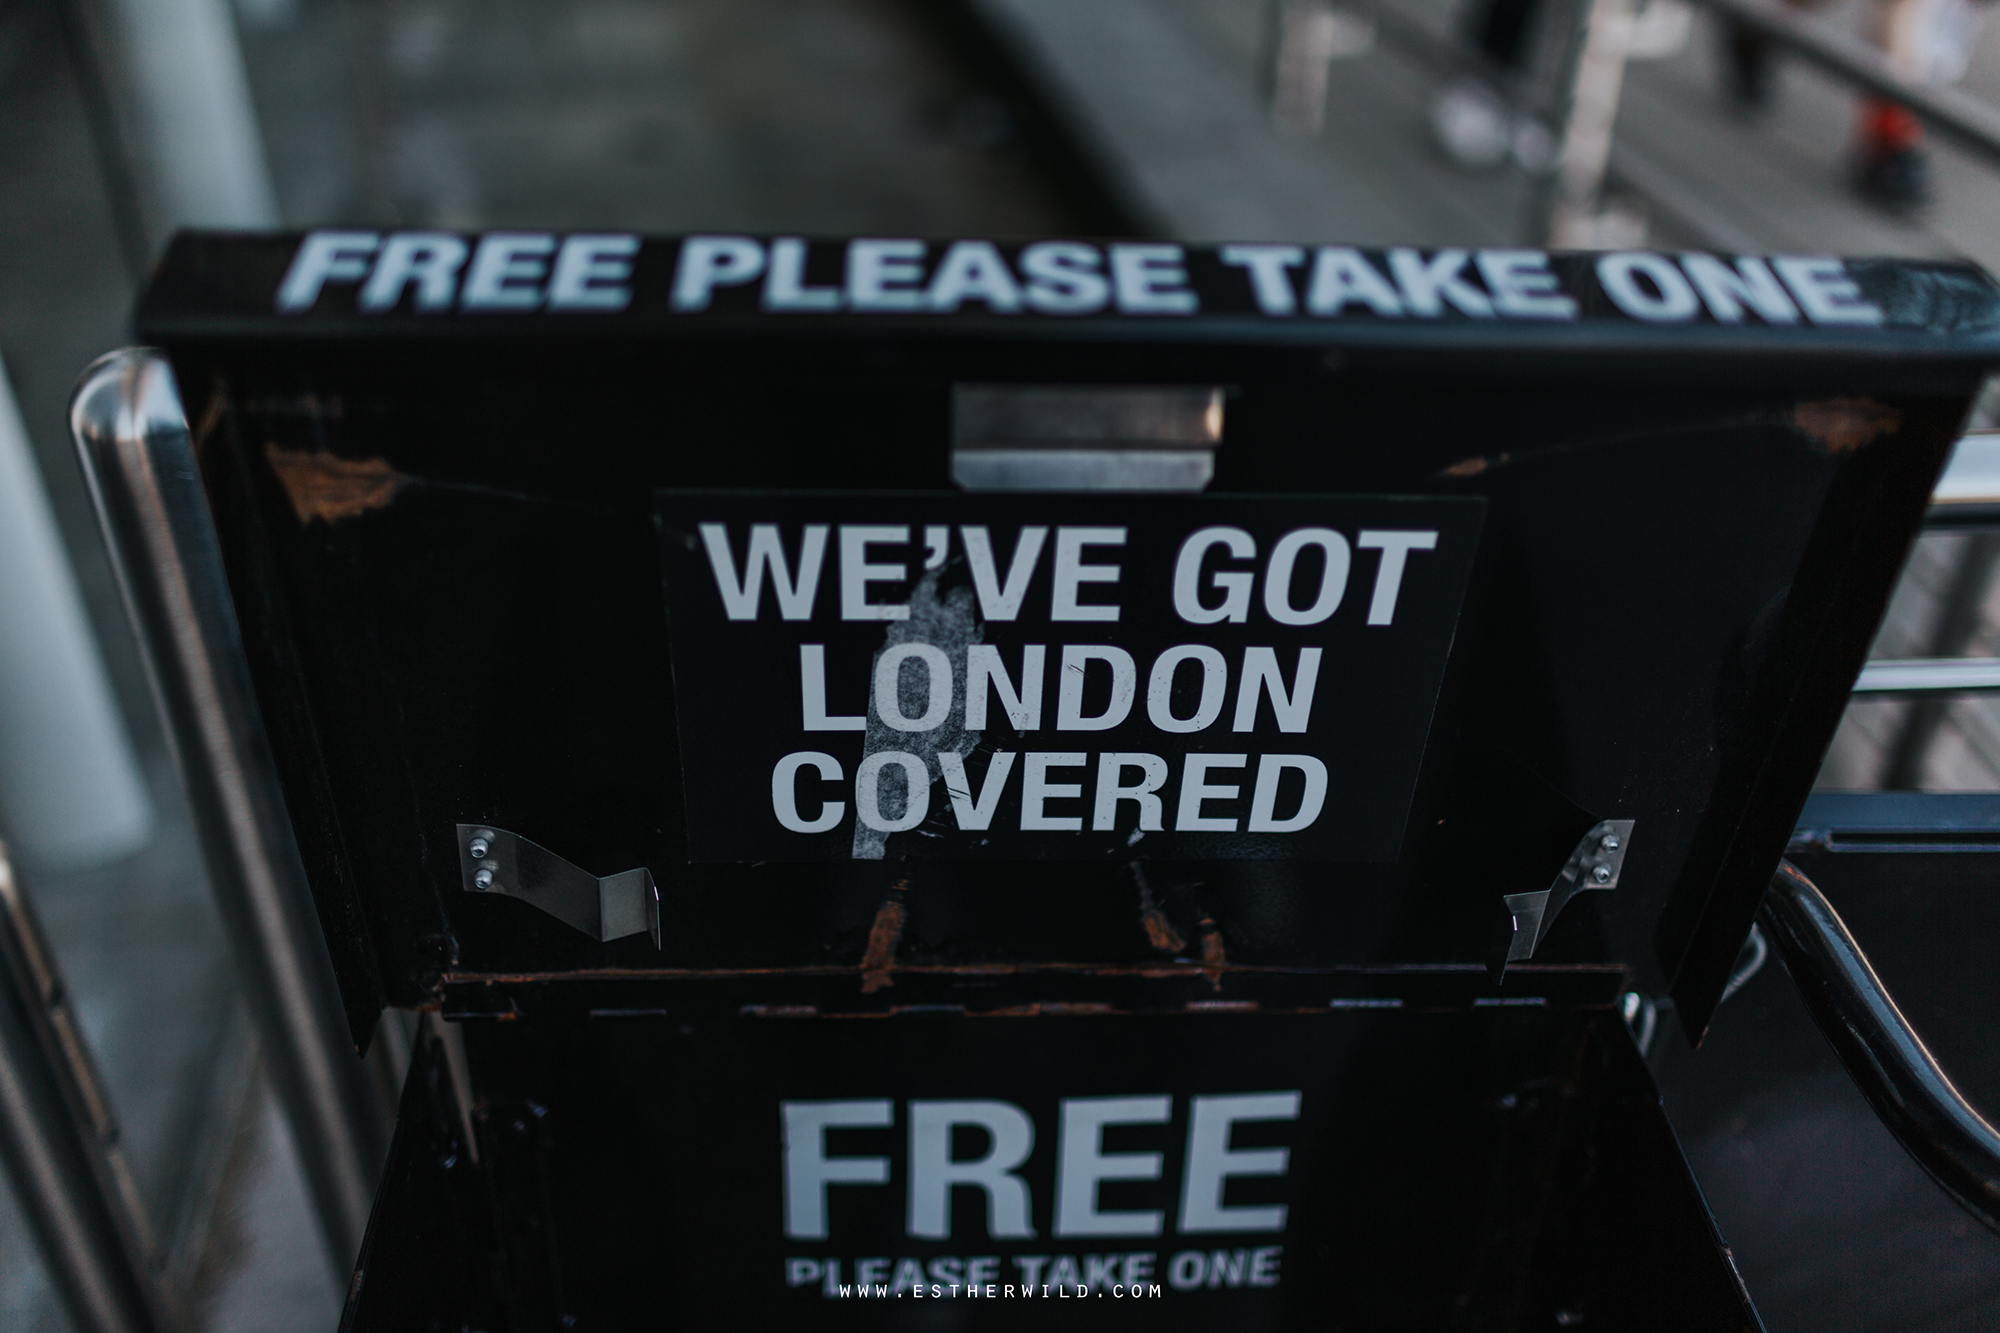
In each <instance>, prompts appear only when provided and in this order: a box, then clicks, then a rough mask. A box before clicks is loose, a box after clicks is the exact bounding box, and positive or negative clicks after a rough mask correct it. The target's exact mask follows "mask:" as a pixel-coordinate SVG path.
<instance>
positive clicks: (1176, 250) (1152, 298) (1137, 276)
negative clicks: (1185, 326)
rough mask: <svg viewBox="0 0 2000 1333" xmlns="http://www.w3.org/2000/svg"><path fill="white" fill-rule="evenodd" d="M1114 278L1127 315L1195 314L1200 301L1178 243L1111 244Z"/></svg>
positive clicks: (1122, 310)
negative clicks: (1188, 277) (1189, 281)
mask: <svg viewBox="0 0 2000 1333" xmlns="http://www.w3.org/2000/svg"><path fill="white" fill-rule="evenodd" d="M1111 281H1112V283H1113V284H1114V286H1115V287H1116V288H1117V292H1118V309H1119V310H1120V311H1121V312H1123V313H1124V314H1127V315H1192V314H1193V313H1194V312H1195V310H1196V308H1197V305H1198V302H1197V301H1196V299H1195V294H1194V293H1193V292H1191V291H1189V290H1188V286H1187V268H1186V257H1185V254H1184V253H1183V251H1182V250H1181V247H1179V246H1178V245H1127V244H1120V245H1114V246H1112V247H1111Z"/></svg>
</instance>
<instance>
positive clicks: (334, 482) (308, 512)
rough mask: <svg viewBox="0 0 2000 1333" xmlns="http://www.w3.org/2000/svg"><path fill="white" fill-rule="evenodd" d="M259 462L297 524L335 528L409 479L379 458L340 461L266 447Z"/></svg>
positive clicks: (381, 503)
mask: <svg viewBox="0 0 2000 1333" xmlns="http://www.w3.org/2000/svg"><path fill="white" fill-rule="evenodd" d="M264 457H265V458H267V459H269V460H270V464H271V471H272V472H274V473H276V474H277V478H278V482H279V484H280V485H282V486H283V487H284V488H285V494H287V495H289V496H290V497H291V500H292V509H293V510H294V511H295V512H296V513H297V514H298V516H299V522H301V523H310V522H312V521H313V520H314V519H318V520H320V521H321V522H323V523H338V522H339V521H340V520H341V519H344V518H354V517H356V516H358V515H361V514H365V513H367V512H368V511H369V510H371V509H382V508H385V507H387V506H388V505H389V503H390V502H391V501H393V500H394V499H395V498H396V494H397V492H399V491H400V490H402V488H403V485H404V483H406V482H408V481H409V478H408V477H406V476H404V475H403V474H402V473H400V472H398V471H396V470H395V469H394V468H392V467H390V466H389V464H388V463H387V462H385V461H384V460H382V459H380V458H360V459H352V458H341V457H339V456H337V455H335V454H322V453H307V452H304V451H297V452H295V451H293V450H289V449H280V448H279V447H278V446H277V445H275V444H272V445H266V446H265V448H264Z"/></svg>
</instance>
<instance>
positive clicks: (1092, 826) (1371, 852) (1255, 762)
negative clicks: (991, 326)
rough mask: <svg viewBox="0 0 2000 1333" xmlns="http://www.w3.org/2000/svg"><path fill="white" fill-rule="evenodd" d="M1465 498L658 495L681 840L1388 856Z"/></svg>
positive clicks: (776, 846) (761, 846) (1413, 757)
mask: <svg viewBox="0 0 2000 1333" xmlns="http://www.w3.org/2000/svg"><path fill="white" fill-rule="evenodd" d="M1483 510H1484V501H1482V500H1479V499H1473V498H1449V499H1445V498H1433V497H1385V496H1367V497H1352V498H1349V497H1283V498H1275V497H1233V496H1194V497H1188V496H1171V497H1169V496H1146V497H1125V496H1121V497H1118V498H1117V499H1116V500H1115V501H1110V500H1107V499H1106V498H1103V497H1083V496H1063V495H1032V496H1023V495H991V496H968V495H935V494H926V493H903V494H842V493H828V492H756V493H753V492H713V491H662V492H660V493H659V494H658V496H657V504H656V511H655V512H656V518H657V521H658V524H659V529H660V533H661V538H662V547H663V554H664V567H665V581H666V600H667V610H668V618H669V622H670V627H671V632H672V648H671V652H672V658H673V662H672V669H673V688H674V698H675V703H676V708H677V712H678V720H679V726H680V748H681V762H682V765H683V770H684V779H685V781H684V786H685V790H686V801H687V828H688V846H689V853H690V856H691V857H692V858H693V859H694V860H696V861H770V860H781V861H820V860H850V859H852V860H879V859H882V858H884V857H891V858H895V857H907V856H937V857H953V858H991V859H1009V860H1012V859H1021V858H1059V859H1067V860H1089V859H1107V858H1110V859H1118V858H1137V857H1145V858H1148V859H1162V858H1175V859H1202V860H1224V859H1229V860H1233V859H1288V860H1294V859H1310V860H1339V861H1374V862H1384V861H1393V860H1395V859H1396V857H1397V854H1398V852H1399V850H1400V848H1401V844H1402V839H1403V825H1404V820H1405V819H1406V817H1407V815H1408V809H1409V802H1410V795H1411V792H1412V790H1413V788H1414V787H1415V784H1416V778H1417V770H1418V766H1419V764H1420V763H1421V762H1422V758H1423V750H1424V743H1425V738H1426V736H1427V733H1428V731H1429V727H1430V720H1431V715H1432V711H1433V708H1434V706H1435V703H1436V699H1437V693H1438V688H1439V685H1440V682H1441V680H1442V678H1443V674H1444V668H1445V659H1446V657H1447V656H1448V654H1449V652H1450V648H1451V642H1452V635H1453V632H1454V629H1455V627H1456V624H1457V620H1458V613H1459V606H1460V603H1461V601H1462V600H1463V597H1464V593H1465V585H1466V580H1467V577H1468V575H1469V572H1470V570H1471V567H1472V560H1473V556H1474V552H1475V547H1476V545H1477V543H1478V538H1479V528H1480V522H1481V518H1482V516H1483Z"/></svg>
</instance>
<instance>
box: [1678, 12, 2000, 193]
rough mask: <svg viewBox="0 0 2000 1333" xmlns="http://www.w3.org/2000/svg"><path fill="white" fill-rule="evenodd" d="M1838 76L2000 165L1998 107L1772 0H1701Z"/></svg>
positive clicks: (1999, 120) (1999, 119)
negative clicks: (1910, 71) (1915, 75)
mask: <svg viewBox="0 0 2000 1333" xmlns="http://www.w3.org/2000/svg"><path fill="white" fill-rule="evenodd" d="M1701 3H1703V4H1705V5H1707V6H1708V7H1709V8H1710V9H1713V10H1715V11H1716V12H1717V13H1719V14H1723V15H1726V16H1728V17H1729V18H1731V19H1733V20H1735V21H1736V22H1738V23H1741V24H1742V25H1743V26H1744V27H1746V28H1749V29H1751V30H1752V31H1754V32H1757V33H1759V34H1761V35H1762V36H1765V37H1768V38H1770V39H1771V40H1772V41H1774V42H1776V43H1777V44H1778V45H1780V46H1783V47H1786V48H1787V49H1789V50H1790V51H1792V52H1793V53H1794V54H1796V55H1801V56H1804V57H1805V58H1806V59H1807V60H1810V61H1811V62H1812V63H1813V64H1815V65H1818V66H1819V67H1820V68H1821V69H1823V70H1825V71H1827V72H1828V73H1830V74H1832V75H1834V76H1835V77H1836V78H1841V79H1845V80H1847V81H1848V82H1849V83H1856V84H1859V85H1861V86H1862V87H1863V88H1866V89H1867V90H1868V91H1869V92H1871V93H1874V94H1875V95H1876V96H1878V97H1883V98H1886V99H1888V100H1889V101H1891V102H1895V103H1897V104H1898V105H1900V106H1904V107H1907V108H1909V109H1910V110H1911V111H1913V112H1915V113H1916V114H1917V115H1918V116H1919V117H1921V118H1922V119H1923V120H1924V121H1925V122H1927V123H1928V124H1929V125H1931V126H1932V127H1933V128H1934V129H1936V130H1938V131H1939V132H1940V133H1942V134H1944V135H1946V136H1948V137H1949V138H1951V139H1954V140H1956V141H1957V142H1958V143H1959V144H1960V145H1961V146H1963V147H1965V148H1969V149H1971V150H1972V151H1973V152H1975V153H1980V154H1983V155H1985V156H1986V157H1988V158H1991V159H1993V160H1994V161H1996V162H2000V108H1996V107H1993V106H1990V105H1988V104H1987V103H1985V102H1982V101H1980V100H1979V99H1978V98H1976V97H1971V96H1968V95H1967V94H1965V93H1962V92H1958V91H1957V90H1955V89H1952V88H1938V87H1933V86H1931V85H1929V84H1924V83H1918V82H1916V81H1915V80H1913V79H1911V78H1909V77H1908V76H1906V75H1904V74H1903V73H1902V72H1901V71H1900V70H1898V69H1897V68H1896V67H1895V65H1893V64H1892V63H1890V60H1889V58H1888V56H1886V55H1884V54H1883V53H1882V52H1881V51H1879V50H1877V49H1876V48H1874V47H1872V46H1870V45H1868V44H1867V43H1865V42H1862V41H1860V40H1858V39H1857V38H1854V37H1850V36H1848V35H1847V34H1846V33H1844V32H1841V31H1839V30H1837V29H1835V28H1833V27H1832V26H1830V25H1828V24H1825V23H1822V22H1820V21H1818V20H1816V19H1809V18H1804V17H1802V16H1800V15H1799V14H1797V13H1795V12H1793V11H1791V10H1788V9H1786V8H1784V7H1783V6H1781V5H1778V4H1774V3H1771V0H1701Z"/></svg>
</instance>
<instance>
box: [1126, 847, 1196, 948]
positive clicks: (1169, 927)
mask: <svg viewBox="0 0 2000 1333" xmlns="http://www.w3.org/2000/svg"><path fill="white" fill-rule="evenodd" d="M1130 868H1131V871H1132V879H1133V882H1134V883H1136V884H1137V885H1138V886H1139V925H1140V927H1141V928H1142V929H1143V930H1144V931H1145V932H1146V943H1148V944H1150V945H1152V946H1153V947H1154V948H1155V949H1157V950H1159V951H1160V952H1161V953H1164V954H1175V955H1178V954H1181V953H1184V952H1186V950H1187V940H1186V939H1184V938H1183V937H1182V936H1181V933H1180V932H1179V931H1178V930H1175V929H1174V923H1173V922H1171V921H1169V920H1167V914H1166V913H1165V912H1163V911H1161V910H1160V906H1159V904H1158V903H1156V902H1154V901H1153V888H1152V885H1151V884H1149V883H1147V881H1146V871H1145V868H1144V867H1143V866H1141V865H1140V864H1139V863H1138V862H1137V861H1133V862H1131V863H1130Z"/></svg>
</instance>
